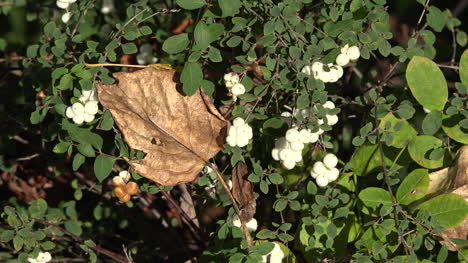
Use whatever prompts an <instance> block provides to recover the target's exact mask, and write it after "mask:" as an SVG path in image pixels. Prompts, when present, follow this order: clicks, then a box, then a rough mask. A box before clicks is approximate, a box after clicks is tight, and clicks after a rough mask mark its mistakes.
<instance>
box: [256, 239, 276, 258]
mask: <svg viewBox="0 0 468 263" xmlns="http://www.w3.org/2000/svg"><path fill="white" fill-rule="evenodd" d="M274 246H275V245H274V244H273V243H270V242H262V243H259V244H258V245H256V246H254V247H252V249H251V250H250V253H259V254H260V255H266V254H268V253H270V252H271V251H272V250H273V247H274Z"/></svg>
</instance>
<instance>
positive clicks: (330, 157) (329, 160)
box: [323, 153, 338, 169]
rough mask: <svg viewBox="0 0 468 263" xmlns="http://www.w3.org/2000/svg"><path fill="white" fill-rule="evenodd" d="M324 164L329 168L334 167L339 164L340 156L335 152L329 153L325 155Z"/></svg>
mask: <svg viewBox="0 0 468 263" xmlns="http://www.w3.org/2000/svg"><path fill="white" fill-rule="evenodd" d="M323 164H324V165H325V166H326V167H327V168H328V169H331V168H334V167H335V166H336V165H337V164H338V158H337V157H336V155H334V154H333V153H328V154H327V155H325V156H324V157H323Z"/></svg>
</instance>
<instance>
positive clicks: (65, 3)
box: [56, 0, 70, 9]
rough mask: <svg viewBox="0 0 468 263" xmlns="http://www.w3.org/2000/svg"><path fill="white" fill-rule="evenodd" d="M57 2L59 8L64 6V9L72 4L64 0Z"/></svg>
mask: <svg viewBox="0 0 468 263" xmlns="http://www.w3.org/2000/svg"><path fill="white" fill-rule="evenodd" d="M56 4H57V7H58V8H62V9H67V8H68V6H69V5H70V4H69V3H68V2H66V1H62V0H57V2H56Z"/></svg>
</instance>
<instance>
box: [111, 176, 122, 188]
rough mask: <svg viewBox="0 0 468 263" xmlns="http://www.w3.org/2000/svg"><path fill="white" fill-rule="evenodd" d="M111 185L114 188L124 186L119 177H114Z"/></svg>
mask: <svg viewBox="0 0 468 263" xmlns="http://www.w3.org/2000/svg"><path fill="white" fill-rule="evenodd" d="M112 184H113V185H114V186H123V185H125V181H124V180H123V179H122V177H120V176H114V177H113V178H112Z"/></svg>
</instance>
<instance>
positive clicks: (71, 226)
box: [64, 220, 83, 236]
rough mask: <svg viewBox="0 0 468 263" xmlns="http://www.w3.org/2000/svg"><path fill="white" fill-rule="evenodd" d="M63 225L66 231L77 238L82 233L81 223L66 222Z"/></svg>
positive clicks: (74, 221) (75, 221)
mask: <svg viewBox="0 0 468 263" xmlns="http://www.w3.org/2000/svg"><path fill="white" fill-rule="evenodd" d="M64 225H65V229H66V230H67V231H69V232H72V233H73V234H75V235H77V236H80V235H81V233H83V230H82V229H81V223H80V222H78V221H77V220H68V221H66V222H65V224H64Z"/></svg>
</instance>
